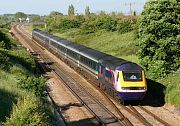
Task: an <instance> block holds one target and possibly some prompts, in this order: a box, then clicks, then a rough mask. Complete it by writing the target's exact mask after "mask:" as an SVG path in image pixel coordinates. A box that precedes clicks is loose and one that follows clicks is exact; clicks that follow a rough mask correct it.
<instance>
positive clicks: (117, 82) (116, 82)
mask: <svg viewBox="0 0 180 126" xmlns="http://www.w3.org/2000/svg"><path fill="white" fill-rule="evenodd" d="M119 86H120V76H119V71H117V70H116V71H115V83H114V88H115V89H116V90H118V88H119Z"/></svg>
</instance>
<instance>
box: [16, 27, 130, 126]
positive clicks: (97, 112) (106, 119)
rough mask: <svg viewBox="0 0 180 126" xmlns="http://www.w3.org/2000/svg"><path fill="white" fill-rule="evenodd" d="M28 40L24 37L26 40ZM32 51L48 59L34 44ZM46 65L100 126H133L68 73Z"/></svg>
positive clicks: (32, 44) (54, 64) (55, 65)
mask: <svg viewBox="0 0 180 126" xmlns="http://www.w3.org/2000/svg"><path fill="white" fill-rule="evenodd" d="M16 30H18V32H19V33H21V34H23V33H22V32H20V31H21V29H18V28H17V29H16ZM26 37H27V38H28V39H30V38H31V37H30V36H27V35H26ZM27 38H25V37H24V39H27ZM28 41H30V40H28ZM30 51H32V52H37V55H39V56H40V57H41V59H42V60H44V59H47V55H44V53H43V50H42V48H41V49H39V47H38V46H37V45H35V44H34V43H31V49H30ZM34 54H35V53H34ZM48 59H49V58H48ZM45 63H46V61H45ZM45 65H46V66H48V68H50V69H51V70H53V71H54V72H55V73H56V74H57V75H58V76H59V77H60V78H61V80H63V82H64V84H65V85H66V86H67V87H68V89H69V90H70V91H71V92H72V93H73V94H74V95H75V96H76V97H77V98H78V99H79V100H80V102H81V103H82V104H83V105H85V106H86V108H87V109H88V110H89V111H90V112H91V114H92V115H94V117H95V118H96V119H97V120H98V122H99V123H100V125H109V126H116V125H128V126H130V125H132V124H131V123H130V122H129V121H128V120H127V119H126V118H121V119H119V118H118V117H116V115H114V114H113V113H112V112H111V111H110V110H108V109H107V108H106V107H105V106H104V105H103V104H101V103H100V102H99V101H98V99H96V98H95V96H93V95H92V94H91V93H89V92H88V91H86V89H84V87H82V86H81V85H80V84H77V82H76V81H75V80H74V79H73V78H71V77H70V76H67V74H65V73H66V71H63V69H61V68H60V67H59V66H58V65H57V64H56V63H53V64H52V65H48V63H46V64H45Z"/></svg>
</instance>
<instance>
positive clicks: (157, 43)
mask: <svg viewBox="0 0 180 126" xmlns="http://www.w3.org/2000/svg"><path fill="white" fill-rule="evenodd" d="M179 7H180V3H179V2H178V1H176V0H158V1H150V2H148V3H147V4H146V5H145V8H144V11H143V12H142V15H141V18H140V25H139V36H140V40H141V41H140V50H139V57H140V59H141V64H142V65H143V66H144V67H145V68H146V70H148V71H149V73H150V75H151V76H152V77H154V78H158V77H164V76H165V75H167V74H168V73H170V72H171V71H176V70H177V69H178V68H179V67H180V36H179V34H180V25H179V24H180V16H179V15H180V11H179Z"/></svg>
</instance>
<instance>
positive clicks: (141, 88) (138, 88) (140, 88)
mask: <svg viewBox="0 0 180 126" xmlns="http://www.w3.org/2000/svg"><path fill="white" fill-rule="evenodd" d="M121 89H122V90H146V87H121Z"/></svg>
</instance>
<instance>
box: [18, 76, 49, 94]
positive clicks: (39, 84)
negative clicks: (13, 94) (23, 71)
mask: <svg viewBox="0 0 180 126" xmlns="http://www.w3.org/2000/svg"><path fill="white" fill-rule="evenodd" d="M45 82H46V79H45V78H44V77H25V78H22V79H20V81H19V82H18V86H19V87H20V88H22V89H26V90H28V91H30V92H33V93H34V94H35V95H36V96H37V97H44V96H45V92H44V91H45Z"/></svg>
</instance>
